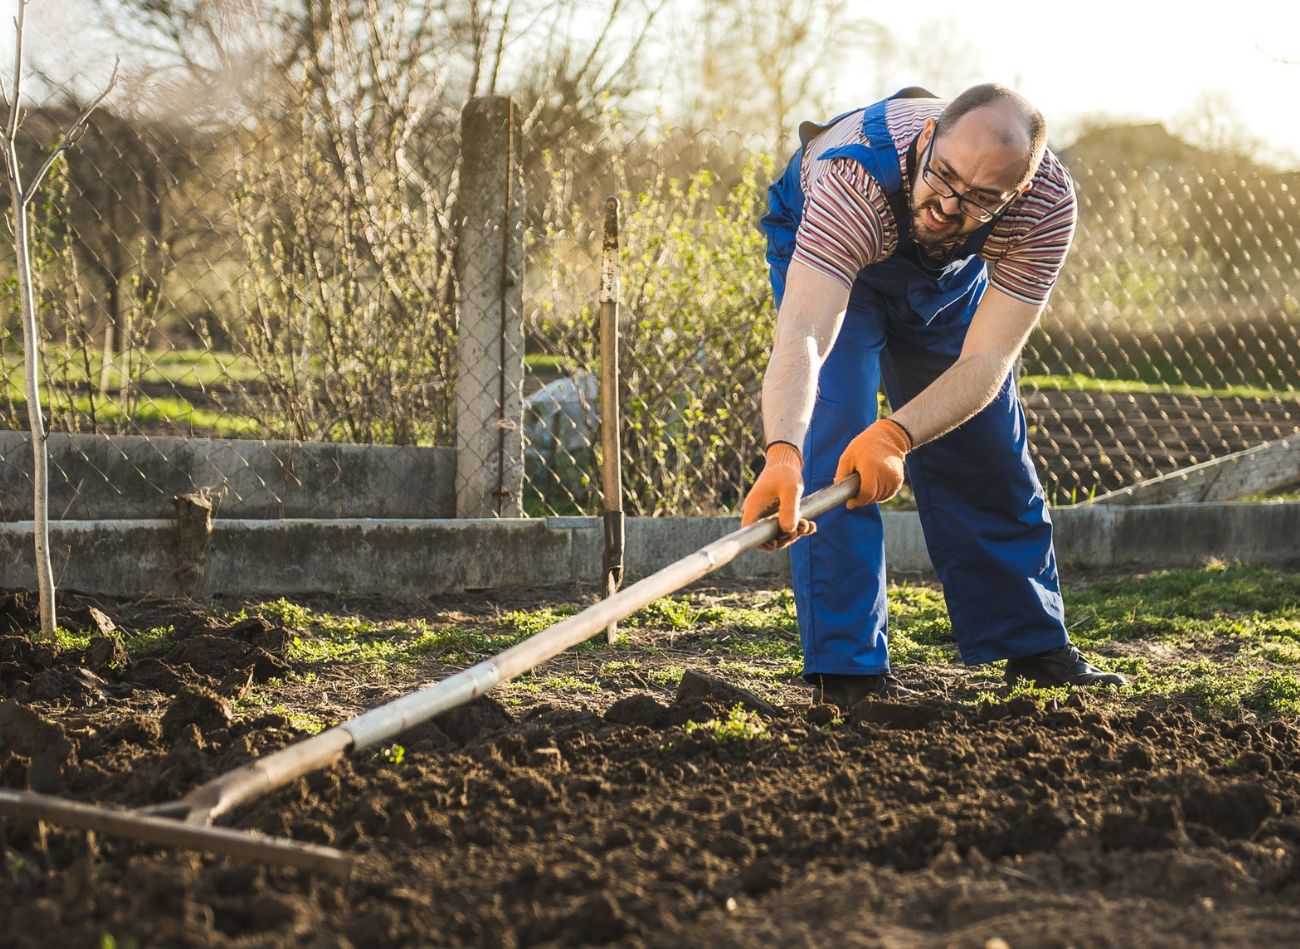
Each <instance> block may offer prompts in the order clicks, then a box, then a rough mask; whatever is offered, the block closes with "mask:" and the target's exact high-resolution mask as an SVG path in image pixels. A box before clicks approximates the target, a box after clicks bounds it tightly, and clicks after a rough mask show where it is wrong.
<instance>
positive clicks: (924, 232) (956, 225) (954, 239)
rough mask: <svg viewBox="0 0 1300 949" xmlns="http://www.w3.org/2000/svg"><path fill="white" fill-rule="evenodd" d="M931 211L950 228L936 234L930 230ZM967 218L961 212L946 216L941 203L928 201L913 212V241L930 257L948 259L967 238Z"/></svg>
mask: <svg viewBox="0 0 1300 949" xmlns="http://www.w3.org/2000/svg"><path fill="white" fill-rule="evenodd" d="M929 211H933V212H934V214H935V216H936V217H938V218H939V219H940V220H941V221H943V222H944V223H945V224H947V225H948V226H947V227H946V228H945V229H944V230H942V231H940V232H938V233H935V232H933V231H931V230H930V229H929V227H928V226H927V224H926V223H925V222H926V221H928V220H929V213H928V212H929ZM965 223H966V218H965V215H963V214H962V213H961V212H960V211H959V212H957V214H956V215H950V214H944V213H943V208H942V207H940V206H939V202H938V201H937V200H936V201H927V202H926V203H925V204H923V205H921V206H920V207H919V208H917V209H916V210H915V211H913V212H912V240H913V241H915V242H916V243H917V244H918V245H919V246H920V248H921V249H922V250H923V251H925V253H926V254H927V255H928V256H930V257H936V258H943V257H947V256H948V255H949V254H950V253H952V251H953V250H954V249H955V248H956V247H957V245H958V244H960V243H961V242H962V241H963V240H964V239H965V238H966V228H965Z"/></svg>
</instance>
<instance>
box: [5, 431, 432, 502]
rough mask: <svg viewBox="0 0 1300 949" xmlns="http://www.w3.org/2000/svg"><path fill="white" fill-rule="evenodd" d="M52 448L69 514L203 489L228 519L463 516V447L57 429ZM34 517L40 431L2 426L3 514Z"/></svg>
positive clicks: (55, 492)
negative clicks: (459, 462) (459, 452)
mask: <svg viewBox="0 0 1300 949" xmlns="http://www.w3.org/2000/svg"><path fill="white" fill-rule="evenodd" d="M48 446H49V452H50V516H51V517H57V518H60V519H63V520H92V519H94V520H116V519H123V520H130V519H144V518H169V517H172V516H173V515H174V514H175V509H174V508H173V506H172V498H173V497H174V496H176V495H178V494H190V493H192V492H196V491H199V490H201V489H203V488H208V489H211V490H212V491H214V492H215V494H214V507H215V510H216V511H217V512H218V513H219V515H220V516H221V517H225V518H283V517H316V518H322V517H323V518H338V517H411V518H433V517H454V516H455V514H456V451H455V449H453V448H421V447H416V446H400V445H399V446H383V445H340V444H334V443H318V442H288V441H255V440H252V439H221V438H177V437H168V436H156V437H155V436H150V437H147V438H146V437H144V436H132V435H114V436H111V437H110V436H107V435H67V434H62V433H57V432H56V433H53V434H51V435H50V438H49V442H48ZM31 516H32V449H31V436H30V435H28V434H26V433H25V432H9V431H6V432H0V521H19V520H30V519H31Z"/></svg>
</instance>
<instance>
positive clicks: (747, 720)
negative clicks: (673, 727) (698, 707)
mask: <svg viewBox="0 0 1300 949" xmlns="http://www.w3.org/2000/svg"><path fill="white" fill-rule="evenodd" d="M682 730H683V731H685V732H686V734H688V735H693V734H695V733H696V732H700V731H702V732H708V733H709V734H711V735H712V736H713V737H714V738H716V739H717V740H718V741H754V740H755V739H759V738H770V737H771V735H770V733H769V732H768V730H767V724H766V723H765V722H764V721H763V720H762V719H761V718H759V717H758V713H757V712H751V711H748V710H747V709H746V708H745V707H744V706H743V705H741V704H739V703H737V704H736V705H733V706H732V708H731V711H729V712H728V713H727V717H726V718H721V719H719V718H711V719H709V720H708V721H705V722H687V723H686V724H685V725H684V726H682Z"/></svg>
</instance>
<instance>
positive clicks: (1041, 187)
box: [793, 99, 1077, 303]
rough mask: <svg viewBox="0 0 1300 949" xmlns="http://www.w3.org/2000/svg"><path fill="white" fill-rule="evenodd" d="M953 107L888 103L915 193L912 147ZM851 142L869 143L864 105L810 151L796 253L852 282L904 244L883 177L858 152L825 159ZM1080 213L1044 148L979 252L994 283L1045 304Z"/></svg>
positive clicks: (1066, 178)
mask: <svg viewBox="0 0 1300 949" xmlns="http://www.w3.org/2000/svg"><path fill="white" fill-rule="evenodd" d="M946 105H947V103H946V102H944V101H941V100H939V99H894V100H891V101H890V102H889V104H888V105H887V106H886V111H885V122H886V125H887V127H888V129H889V134H890V136H891V137H892V138H893V142H894V147H895V149H896V150H897V152H898V157H899V165H900V170H901V171H902V175H903V183H904V187H905V188H906V189H907V192H908V193H909V194H910V192H911V185H910V183H909V181H908V169H907V153H908V150H909V149H910V148H911V145H912V142H913V141H914V140H915V139H916V137H917V136H918V135H919V134H920V133H921V130H922V128H923V126H924V125H925V122H926V120H927V119H937V118H938V117H939V113H940V112H942V111H943V108H944V106H946ZM849 144H863V145H865V144H869V143H868V141H867V138H866V136H865V135H864V134H863V131H862V111H861V110H859V111H857V112H853V113H850V114H849V115H846V116H845V117H844V118H843V119H841V120H840V121H839V122H836V123H835V125H833V126H831V127H830V128H829V129H827V130H826V131H825V132H823V133H822V134H820V135H818V136H817V137H816V138H815V139H813V140H812V141H811V142H809V143H808V147H807V148H805V149H804V160H803V164H802V166H801V168H800V183H801V186H802V190H803V194H804V211H803V219H802V221H801V222H800V224H799V232H798V234H797V236H796V240H795V251H794V257H793V259H794V260H797V261H799V262H800V263H802V264H805V265H807V266H809V267H812V268H813V269H814V270H817V271H819V272H821V273H823V274H826V275H827V276H828V277H832V278H834V279H835V280H838V281H839V282H840V283H842V284H844V285H845V286H846V287H851V286H852V285H853V281H854V279H855V277H856V276H857V273H858V271H859V270H861V269H862V268H863V267H865V266H867V265H868V264H873V263H876V262H877V261H881V260H884V259H886V258H887V257H889V256H890V255H891V254H893V253H894V251H895V250H897V248H898V225H897V224H896V223H895V221H894V213H893V211H892V210H890V207H889V200H888V198H887V196H886V195H885V190H884V188H883V187H881V185H880V183H879V182H878V181H876V179H875V178H873V177H872V176H871V175H870V174H869V173H868V172H867V170H866V169H865V168H863V167H862V165H861V164H859V163H858V162H856V161H854V160H853V159H851V158H835V159H831V160H829V161H819V160H818V156H819V155H821V154H823V153H824V152H826V151H828V150H829V149H832V148H838V147H840V146H842V145H849ZM1076 214H1077V211H1076V207H1075V199H1074V182H1073V181H1072V180H1071V178H1070V174H1069V172H1067V171H1066V170H1065V166H1064V165H1062V164H1061V162H1060V161H1059V160H1058V159H1057V157H1056V156H1055V155H1053V154H1052V153H1051V151H1050V150H1049V151H1045V152H1044V153H1043V160H1042V162H1041V164H1040V165H1039V166H1038V171H1037V173H1036V174H1035V175H1034V177H1033V180H1032V182H1031V183H1030V187H1029V190H1027V191H1026V192H1025V193H1024V194H1022V195H1020V196H1019V197H1018V198H1016V199H1015V200H1013V201H1012V202H1011V204H1010V206H1008V208H1007V209H1006V211H1005V212H1004V213H1003V214H1002V216H1001V217H1000V218H998V221H997V223H996V224H995V225H994V227H993V230H992V232H991V233H990V234H989V236H988V239H987V240H986V241H985V242H984V247H983V249H982V250H981V251H980V256H981V257H983V258H984V259H985V260H986V261H988V263H989V265H990V273H989V280H990V282H991V283H992V284H993V285H994V286H995V287H997V288H998V289H999V290H1002V291H1003V292H1004V293H1007V294H1009V295H1010V296H1012V297H1015V298H1016V299H1018V300H1023V301H1025V302H1026V303H1045V302H1046V301H1047V297H1048V295H1049V294H1050V293H1051V292H1052V286H1053V285H1054V284H1055V283H1056V277H1057V274H1059V273H1060V272H1061V266H1062V264H1064V262H1065V255H1066V253H1067V252H1068V251H1069V249H1070V242H1071V241H1072V240H1073V239H1074V224H1075V218H1076Z"/></svg>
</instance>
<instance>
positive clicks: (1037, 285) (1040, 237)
mask: <svg viewBox="0 0 1300 949" xmlns="http://www.w3.org/2000/svg"><path fill="white" fill-rule="evenodd" d="M1022 200H1024V201H1027V202H1028V205H1027V207H1026V208H1025V209H1024V210H1025V211H1026V212H1027V213H1028V215H1029V216H1031V217H1033V218H1036V220H1035V221H1034V222H1033V223H1032V224H1030V225H1029V227H1028V228H1027V229H1026V230H1025V232H1024V233H1023V235H1021V236H1020V237H1019V238H1018V239H1016V240H1015V241H1014V242H1013V244H1012V245H1011V247H1010V248H1009V249H1008V251H1007V253H1006V254H1005V256H1003V257H1001V258H1000V259H999V260H998V261H997V262H996V263H994V265H993V268H992V272H991V273H990V275H989V280H990V282H991V283H992V284H993V285H994V286H995V287H997V288H998V289H999V290H1001V291H1002V292H1003V293H1006V294H1009V295H1010V296H1013V297H1015V298H1016V299H1017V300H1023V301H1024V302H1026V303H1046V302H1047V298H1048V296H1050V295H1051V292H1052V287H1053V286H1055V284H1056V278H1057V275H1058V274H1060V272H1061V267H1062V266H1063V265H1064V264H1065V255H1066V254H1067V253H1069V250H1070V244H1071V243H1072V242H1073V240H1074V228H1075V223H1076V221H1077V219H1078V206H1077V204H1076V202H1075V197H1074V188H1073V187H1071V188H1069V190H1068V191H1067V192H1066V193H1065V195H1064V196H1063V197H1059V198H1058V199H1057V200H1056V202H1055V203H1048V202H1047V201H1044V200H1043V199H1041V198H1037V199H1036V198H1035V197H1034V195H1033V192H1032V191H1031V192H1029V193H1028V194H1026V195H1025V197H1024V198H1023V199H1022Z"/></svg>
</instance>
